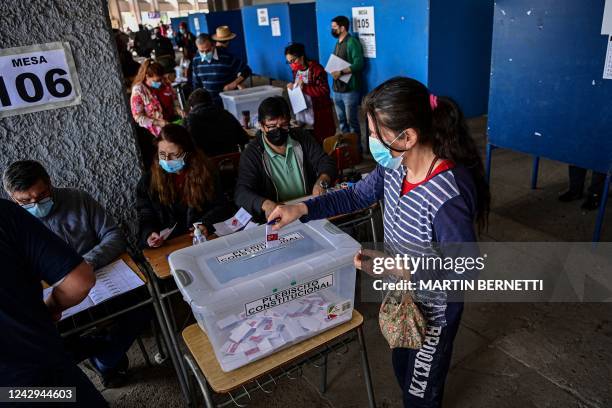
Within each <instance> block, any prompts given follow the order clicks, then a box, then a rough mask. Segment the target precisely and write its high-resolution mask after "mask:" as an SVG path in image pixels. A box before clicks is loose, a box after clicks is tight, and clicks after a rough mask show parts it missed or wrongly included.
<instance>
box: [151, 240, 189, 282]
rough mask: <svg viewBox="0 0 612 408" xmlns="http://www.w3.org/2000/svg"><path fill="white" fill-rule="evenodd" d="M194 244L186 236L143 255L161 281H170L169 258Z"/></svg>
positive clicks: (167, 242)
mask: <svg viewBox="0 0 612 408" xmlns="http://www.w3.org/2000/svg"><path fill="white" fill-rule="evenodd" d="M192 243H193V242H192V238H191V236H190V235H189V234H185V235H181V236H178V237H176V238H172V239H170V240H168V241H166V242H164V244H163V245H162V246H160V247H159V248H147V249H145V250H143V251H142V253H143V255H144V257H145V259H146V261H147V262H148V263H149V265H150V266H151V269H152V270H153V273H154V274H155V276H156V277H158V278H159V279H168V278H169V277H171V273H170V265H169V264H168V256H170V254H171V253H173V252H174V251H177V250H179V249H183V248H187V247H188V246H191V245H192Z"/></svg>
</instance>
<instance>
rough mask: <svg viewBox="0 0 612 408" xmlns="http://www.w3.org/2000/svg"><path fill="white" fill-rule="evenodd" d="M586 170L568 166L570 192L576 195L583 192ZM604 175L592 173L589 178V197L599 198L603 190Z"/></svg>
mask: <svg viewBox="0 0 612 408" xmlns="http://www.w3.org/2000/svg"><path fill="white" fill-rule="evenodd" d="M586 174H587V170H586V169H583V168H581V167H576V166H569V179H570V187H569V189H570V191H571V192H572V193H576V194H582V193H583V192H584V181H585V179H586ZM605 181H606V175H605V174H604V173H598V172H596V171H594V172H593V175H592V176H591V185H590V186H589V189H588V193H589V194H590V195H597V196H601V194H602V192H603V188H604V182H605Z"/></svg>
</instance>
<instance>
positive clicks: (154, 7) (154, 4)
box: [151, 0, 159, 12]
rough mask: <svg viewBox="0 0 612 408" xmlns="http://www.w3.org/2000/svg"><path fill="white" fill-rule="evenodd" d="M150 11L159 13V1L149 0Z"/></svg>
mask: <svg viewBox="0 0 612 408" xmlns="http://www.w3.org/2000/svg"><path fill="white" fill-rule="evenodd" d="M151 11H153V12H155V11H157V12H159V1H158V0H151Z"/></svg>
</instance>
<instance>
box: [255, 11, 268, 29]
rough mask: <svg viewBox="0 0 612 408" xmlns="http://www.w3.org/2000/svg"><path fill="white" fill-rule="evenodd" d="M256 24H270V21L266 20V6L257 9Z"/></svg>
mask: <svg viewBox="0 0 612 408" xmlns="http://www.w3.org/2000/svg"><path fill="white" fill-rule="evenodd" d="M257 24H259V25H260V26H267V25H270V21H269V20H268V9H267V8H260V9H257Z"/></svg>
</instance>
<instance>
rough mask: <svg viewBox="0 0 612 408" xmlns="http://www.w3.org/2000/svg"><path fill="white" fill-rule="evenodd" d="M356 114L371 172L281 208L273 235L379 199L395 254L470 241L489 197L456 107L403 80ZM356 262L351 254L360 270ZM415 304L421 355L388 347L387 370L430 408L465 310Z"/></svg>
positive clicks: (406, 395)
mask: <svg viewBox="0 0 612 408" xmlns="http://www.w3.org/2000/svg"><path fill="white" fill-rule="evenodd" d="M363 107H364V111H365V112H366V114H367V118H368V126H369V128H370V133H371V136H370V139H369V143H370V150H371V152H372V156H373V157H374V159H375V160H376V161H377V162H378V166H377V167H376V169H375V170H374V171H373V172H372V173H371V174H369V175H368V176H367V177H366V178H365V179H364V180H362V181H360V182H359V183H357V184H356V185H355V186H354V187H352V188H350V189H347V190H340V191H336V192H333V193H330V194H327V195H323V196H320V197H317V198H314V199H312V200H309V201H306V202H305V203H301V204H298V205H286V206H279V207H277V208H276V209H275V210H274V211H273V212H272V213H271V214H270V217H269V220H273V219H280V221H279V222H278V224H277V228H281V227H282V226H284V225H287V224H288V223H290V222H292V221H294V220H295V219H297V218H300V217H302V220H303V221H307V220H309V219H320V218H326V217H330V216H333V215H336V214H341V213H350V212H352V211H354V210H357V209H360V208H365V207H368V206H370V205H371V204H373V203H375V202H376V201H378V200H382V199H384V203H385V206H384V210H385V211H384V231H385V244H387V245H389V246H391V247H393V248H409V247H412V248H414V247H417V248H431V246H432V245H433V244H444V243H462V242H475V241H476V234H475V231H474V223H475V222H476V223H477V224H478V226H479V227H480V228H482V227H484V225H485V224H486V219H487V215H488V210H489V201H490V195H489V189H488V185H487V183H486V181H485V178H484V169H483V165H482V160H481V159H480V156H479V154H478V150H477V148H476V145H475V143H474V140H473V139H472V137H471V136H470V134H469V132H468V128H467V125H466V123H465V120H464V117H463V114H462V113H461V111H460V109H459V107H458V106H457V105H456V104H455V103H454V102H453V101H452V100H450V99H448V98H445V97H440V98H437V97H436V96H434V95H431V94H430V93H429V91H428V90H427V88H426V87H425V86H424V85H423V84H421V83H420V82H418V81H415V80H413V79H409V78H401V77H397V78H393V79H390V80H388V81H386V82H385V83H383V84H381V85H380V86H378V87H377V88H376V89H374V90H373V91H372V92H371V93H370V94H369V95H368V96H366V98H365V100H364V102H363ZM408 252H409V251H408ZM409 254H410V253H409ZM361 262H362V257H361V254H357V255H356V257H355V264H356V266H357V267H358V268H361ZM442 294H444V293H443V292H442ZM415 302H416V305H417V306H418V308H419V310H420V311H421V313H422V314H423V316H424V317H425V319H426V322H427V328H426V336H427V337H426V338H425V342H424V345H423V347H422V348H421V349H420V350H414V349H408V348H394V349H393V351H392V361H393V367H394V371H395V375H396V377H397V380H398V382H399V384H400V386H401V388H402V390H403V400H404V405H405V406H406V407H438V406H440V404H441V401H442V393H443V389H444V381H445V378H446V374H447V371H448V367H449V364H450V358H451V351H452V345H453V340H454V338H455V334H456V333H457V329H458V326H459V320H460V318H461V313H462V311H463V303H452V302H446V297H441V298H440V297H436V296H434V297H433V298H427V301H419V297H418V296H416V297H415Z"/></svg>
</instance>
